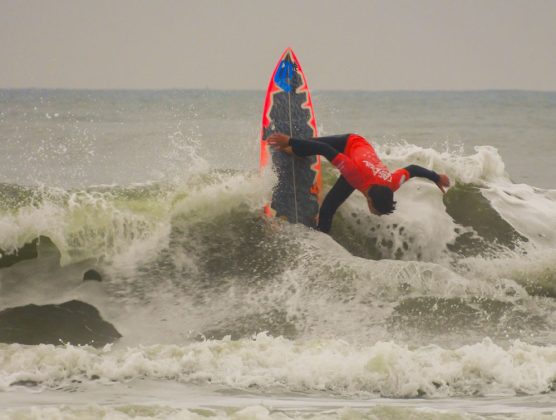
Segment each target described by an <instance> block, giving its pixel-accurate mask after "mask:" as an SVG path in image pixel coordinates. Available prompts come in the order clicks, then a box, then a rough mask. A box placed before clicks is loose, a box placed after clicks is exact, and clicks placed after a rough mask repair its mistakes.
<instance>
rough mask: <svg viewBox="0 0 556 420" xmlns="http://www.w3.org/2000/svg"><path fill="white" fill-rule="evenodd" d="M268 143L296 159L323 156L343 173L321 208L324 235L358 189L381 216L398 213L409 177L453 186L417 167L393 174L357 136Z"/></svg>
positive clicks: (275, 137)
mask: <svg viewBox="0 0 556 420" xmlns="http://www.w3.org/2000/svg"><path fill="white" fill-rule="evenodd" d="M267 142H268V144H269V145H270V146H271V147H273V148H274V149H275V150H279V151H282V152H286V153H288V154H292V153H293V154H295V155H296V156H312V155H322V156H324V157H325V158H326V159H328V160H329V161H330V162H331V163H332V164H333V165H334V166H335V167H336V168H338V170H339V171H340V174H341V176H340V177H339V178H338V180H337V181H336V183H335V184H334V186H333V187H332V189H331V190H330V191H329V192H328V194H327V195H326V197H325V199H324V201H323V203H322V206H321V208H320V212H319V223H318V225H317V229H318V230H320V231H322V232H328V231H329V230H330V227H331V226H332V218H333V217H334V213H336V210H337V209H338V207H340V205H341V204H342V203H343V202H344V201H346V199H347V198H348V197H349V196H350V195H351V193H352V192H353V191H354V190H356V189H357V190H359V191H361V192H362V193H363V195H364V196H365V198H366V199H367V204H368V206H369V210H370V212H371V213H372V214H376V215H378V216H380V215H383V214H390V213H392V212H393V211H394V210H395V208H396V202H395V201H394V191H396V190H397V189H398V188H400V186H401V185H402V184H403V183H404V182H406V181H407V180H409V179H410V178H413V177H421V178H426V179H429V180H431V181H432V182H434V183H435V184H436V185H437V186H438V188H440V190H441V191H442V192H443V193H445V192H446V190H445V188H447V187H449V186H450V179H449V178H448V176H447V175H444V174H437V173H436V172H434V171H431V170H429V169H425V168H423V167H421V166H418V165H409V166H406V167H405V168H401V169H397V170H395V171H394V172H390V171H389V170H388V168H387V167H386V165H384V163H382V162H381V161H380V159H379V158H378V156H377V154H376V152H375V150H374V148H373V146H371V144H370V143H369V142H368V141H367V140H366V139H364V138H363V137H361V136H358V135H357V134H343V135H338V136H327V137H315V138H312V139H297V138H293V137H290V136H287V135H286V134H282V133H273V134H271V135H270V136H269V137H268V138H267Z"/></svg>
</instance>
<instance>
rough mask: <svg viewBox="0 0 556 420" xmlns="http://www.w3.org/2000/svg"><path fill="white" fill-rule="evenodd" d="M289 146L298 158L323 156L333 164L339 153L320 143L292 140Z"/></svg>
mask: <svg viewBox="0 0 556 420" xmlns="http://www.w3.org/2000/svg"><path fill="white" fill-rule="evenodd" d="M289 144H290V146H291V148H292V150H293V152H294V153H295V154H296V155H297V156H313V155H322V156H324V157H325V158H326V159H328V160H329V161H331V162H332V160H334V158H335V157H336V155H337V154H338V153H339V152H338V150H336V149H335V148H334V147H332V146H330V145H328V144H326V143H323V142H320V141H314V140H301V139H294V138H291V139H290V141H289Z"/></svg>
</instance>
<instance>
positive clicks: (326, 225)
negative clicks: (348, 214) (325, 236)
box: [317, 176, 354, 233]
mask: <svg viewBox="0 0 556 420" xmlns="http://www.w3.org/2000/svg"><path fill="white" fill-rule="evenodd" d="M353 190H354V188H353V187H352V186H351V185H350V184H349V183H348V182H347V181H346V179H345V178H344V177H343V176H341V177H340V178H338V180H337V181H336V183H335V184H334V186H333V187H332V189H331V190H330V191H329V192H328V194H327V195H326V197H325V198H324V201H323V203H322V206H321V208H320V212H319V224H318V226H317V229H318V230H320V231H321V232H325V233H327V232H328V231H330V227H331V226H332V218H333V217H334V214H335V213H336V210H338V207H340V206H341V205H342V203H343V202H344V201H346V199H347V198H348V197H349V196H350V195H351V193H352V192H353Z"/></svg>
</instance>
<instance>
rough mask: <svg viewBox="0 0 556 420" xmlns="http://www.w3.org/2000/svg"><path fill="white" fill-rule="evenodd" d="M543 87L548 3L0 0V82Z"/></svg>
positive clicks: (555, 57) (550, 58) (549, 86)
mask: <svg viewBox="0 0 556 420" xmlns="http://www.w3.org/2000/svg"><path fill="white" fill-rule="evenodd" d="M287 46H291V47H292V48H293V49H294V51H295V52H296V54H297V56H298V58H299V60H300V62H301V65H302V66H303V68H304V70H305V73H306V75H307V78H308V81H309V86H310V87H311V88H312V89H320V90H323V89H364V90H407V89H409V90H420V89H439V90H451V89H532V90H556V0H522V1H518V0H390V1H389V0H384V1H371V0H343V1H329V0H279V1H266V0H228V1H225V0H222V1H215V0H199V1H197V0H191V1H188V0H182V1H155V0H91V1H85V0H52V1H47V0H0V57H1V61H0V88H21V87H46V88H57V87H62V88H103V89H112V88H205V87H210V88H213V89H266V86H267V84H268V79H269V77H270V74H271V72H272V70H273V68H274V65H275V64H276V61H277V59H278V58H279V56H280V54H281V53H282V51H283V50H284V49H285V48H286V47H287Z"/></svg>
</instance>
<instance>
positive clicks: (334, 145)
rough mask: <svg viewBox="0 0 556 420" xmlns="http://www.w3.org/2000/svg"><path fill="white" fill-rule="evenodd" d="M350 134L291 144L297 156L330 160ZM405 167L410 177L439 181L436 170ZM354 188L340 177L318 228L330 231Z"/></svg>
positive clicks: (326, 201)
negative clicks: (335, 217)
mask: <svg viewBox="0 0 556 420" xmlns="http://www.w3.org/2000/svg"><path fill="white" fill-rule="evenodd" d="M350 135H351V134H341V135H337V136H327V137H315V138H312V139H308V140H302V139H296V138H291V139H290V146H291V147H292V150H293V152H294V153H295V154H296V155H297V156H312V155H322V156H324V157H325V158H326V159H328V160H329V161H332V160H334V158H335V157H336V156H337V155H338V154H339V153H343V152H344V150H345V148H346V144H347V142H348V139H349V137H350ZM404 169H406V170H407V171H408V173H409V177H410V178H413V177H422V178H427V179H429V180H431V181H433V182H434V183H437V182H438V180H439V179H440V178H439V175H438V174H437V173H436V172H434V171H431V170H428V169H426V168H423V167H421V166H418V165H409V166H406V167H405V168H404ZM354 190H355V188H354V187H353V186H351V185H350V184H349V183H348V182H347V180H346V179H345V178H344V177H343V176H340V177H339V178H338V180H337V181H336V183H335V184H334V185H333V186H332V188H331V189H330V191H329V192H328V194H327V195H326V197H325V198H324V201H323V203H322V206H321V208H320V212H319V223H318V225H317V229H318V230H320V231H322V232H328V231H330V228H331V226H332V218H333V217H334V214H335V213H336V210H338V207H340V206H341V205H342V203H343V202H344V201H346V199H347V198H348V197H349V196H350V195H351V193H352V192H353V191H354Z"/></svg>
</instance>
